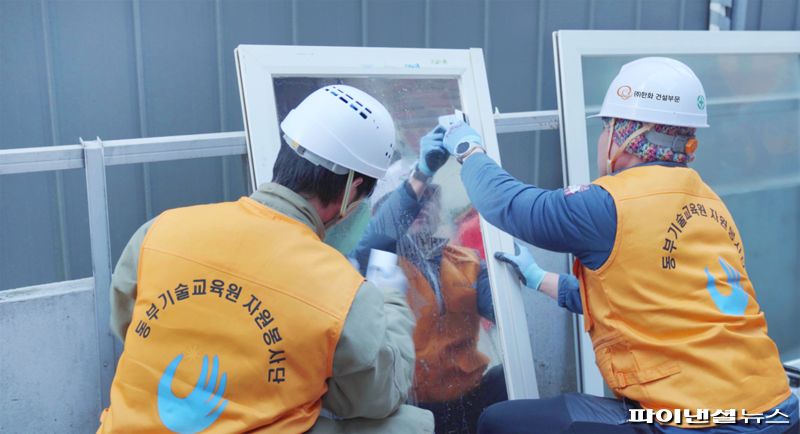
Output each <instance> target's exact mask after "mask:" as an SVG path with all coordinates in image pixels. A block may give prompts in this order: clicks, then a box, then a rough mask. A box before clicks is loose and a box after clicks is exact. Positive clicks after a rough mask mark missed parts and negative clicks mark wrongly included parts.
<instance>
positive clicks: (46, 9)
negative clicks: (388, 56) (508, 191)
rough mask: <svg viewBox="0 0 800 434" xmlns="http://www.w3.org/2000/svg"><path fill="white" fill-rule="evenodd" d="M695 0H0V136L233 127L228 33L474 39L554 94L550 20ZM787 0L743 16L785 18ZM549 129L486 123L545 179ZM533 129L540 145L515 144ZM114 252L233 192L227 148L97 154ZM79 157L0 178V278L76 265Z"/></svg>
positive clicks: (776, 24) (362, 39)
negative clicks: (195, 154)
mask: <svg viewBox="0 0 800 434" xmlns="http://www.w3.org/2000/svg"><path fill="white" fill-rule="evenodd" d="M707 22H708V2H707V1H705V0H605V1H604V0H226V1H222V0H217V1H214V0H195V1H188V0H170V1H149V0H132V1H131V0H127V1H121V0H120V1H117V0H114V1H109V0H101V1H83V0H53V1H27V0H2V1H0V148H16V147H29V146H49V145H55V144H72V143H77V141H78V137H79V136H82V137H84V138H94V137H95V136H100V137H101V138H103V139H121V138H133V137H144V136H162V135H173V134H194V133H206V132H217V131H235V130H241V129H242V119H241V111H240V105H239V94H238V90H237V85H236V73H235V69H234V59H233V49H234V47H236V46H237V45H238V44H242V43H248V44H303V45H350V46H360V45H366V46H390V47H401V46H402V47H437V48H467V47H483V49H484V50H485V54H486V60H487V62H486V63H487V66H488V74H489V80H490V85H491V94H492V99H493V103H494V104H495V105H496V106H497V107H499V108H500V110H501V111H504V112H509V111H524V110H535V109H555V108H556V96H555V82H554V76H553V61H552V56H553V54H552V43H551V33H552V32H553V31H554V30H557V29H582V28H594V29H705V28H707ZM799 25H800V7H798V1H797V0H750V1H749V3H748V15H747V28H748V29H771V30H785V29H798V26H799ZM557 142H558V138H557V134H556V133H555V132H548V133H540V134H514V135H507V136H502V138H501V144H502V146H503V155H504V156H506V158H505V160H506V163H507V164H506V165H507V167H509V169H510V170H511V172H512V173H514V174H515V175H517V176H519V177H521V178H523V179H525V180H528V181H538V182H539V183H541V184H542V185H545V186H556V185H559V184H560V183H561V173H560V168H561V163H560V156H559V149H558V146H557ZM531 143H540V144H541V146H531ZM108 179H109V190H108V191H109V195H110V199H111V205H110V219H111V229H112V251H113V254H114V260H115V261H116V257H117V256H118V255H119V253H120V251H121V250H122V248H123V247H124V244H125V242H126V241H127V239H128V237H129V236H130V235H131V234H132V233H133V231H134V230H135V229H136V228H137V227H138V226H139V225H140V224H141V223H143V222H144V221H146V220H147V219H148V218H151V217H153V216H155V215H157V214H158V213H159V212H161V211H162V210H164V209H167V208H171V207H175V206H179V205H184V204H192V203H203V202H213V201H220V200H225V199H233V198H235V197H238V196H239V195H241V194H244V193H245V191H246V186H245V180H244V177H243V173H242V161H241V159H239V158H225V159H203V160H196V161H183V162H177V163H157V164H147V165H141V164H139V165H131V166H124V167H114V168H112V169H110V172H109V175H108ZM83 182H84V181H83V172H82V171H80V170H72V171H65V172H60V173H43V174H28V175H9V176H2V177H0V247H2V248H0V290H2V289H8V288H14V287H20V286H25V285H32V284H37V283H43V282H52V281H59V280H64V279H75V278H78V277H85V276H89V275H91V263H90V253H89V242H88V238H89V237H88V225H87V213H86V193H85V189H84V185H83Z"/></svg>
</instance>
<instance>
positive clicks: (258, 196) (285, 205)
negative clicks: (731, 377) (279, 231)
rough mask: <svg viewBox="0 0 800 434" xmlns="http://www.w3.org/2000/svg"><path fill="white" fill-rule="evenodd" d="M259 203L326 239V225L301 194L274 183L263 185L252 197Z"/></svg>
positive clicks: (321, 238)
mask: <svg viewBox="0 0 800 434" xmlns="http://www.w3.org/2000/svg"><path fill="white" fill-rule="evenodd" d="M250 198H251V199H253V200H255V201H257V202H258V203H260V204H262V205H264V206H266V207H268V208H271V209H273V210H275V211H277V212H279V213H281V214H283V215H286V216H288V217H291V218H293V219H295V220H297V221H299V222H300V223H303V224H304V225H306V226H308V227H310V228H311V230H313V231H314V232H316V234H317V236H318V237H319V239H320V240H324V239H325V225H324V224H322V219H321V218H320V217H319V214H317V210H315V209H314V207H313V206H312V205H311V204H310V203H308V201H307V200H306V199H304V198H303V197H302V196H300V195H299V194H297V193H295V192H294V191H292V190H289V189H288V188H286V187H284V186H282V185H280V184H275V183H274V182H268V183H264V184H261V185H260V186H259V187H258V190H257V191H256V192H254V193H253V194H252V195H250Z"/></svg>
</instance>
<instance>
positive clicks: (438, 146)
mask: <svg viewBox="0 0 800 434" xmlns="http://www.w3.org/2000/svg"><path fill="white" fill-rule="evenodd" d="M444 132H445V130H444V128H442V127H436V128H434V129H433V130H431V131H430V132H429V133H428V134H425V135H424V136H422V138H421V139H419V162H418V163H417V168H419V171H420V172H422V173H423V174H425V176H433V174H434V173H436V171H437V170H439V169H440V168H441V167H442V166H444V163H446V162H447V159H448V158H450V154H448V153H447V150H446V149H445V148H444V145H443V144H442V140H443V139H444Z"/></svg>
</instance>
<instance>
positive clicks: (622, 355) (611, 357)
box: [595, 332, 681, 390]
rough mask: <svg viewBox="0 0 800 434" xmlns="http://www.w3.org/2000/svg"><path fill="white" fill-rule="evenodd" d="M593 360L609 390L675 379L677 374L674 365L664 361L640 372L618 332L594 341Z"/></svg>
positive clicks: (676, 364)
mask: <svg viewBox="0 0 800 434" xmlns="http://www.w3.org/2000/svg"><path fill="white" fill-rule="evenodd" d="M595 357H596V358H597V366H598V368H600V373H601V374H602V375H603V378H604V379H605V380H606V383H608V386H609V387H610V388H612V389H615V390H618V389H624V388H626V387H628V386H633V385H640V384H645V383H649V382H652V381H656V380H660V379H662V378H666V377H669V376H671V375H675V374H677V373H679V372H680V371H681V367H680V365H679V364H678V363H677V362H675V361H666V362H662V363H660V364H657V365H655V366H652V367H646V368H641V367H640V365H639V362H646V360H637V359H636V357H635V356H634V352H633V351H632V350H631V348H630V344H629V343H628V341H627V340H626V339H625V336H623V335H622V334H621V333H619V332H614V333H611V334H610V335H608V336H604V337H602V338H600V339H598V341H597V345H595Z"/></svg>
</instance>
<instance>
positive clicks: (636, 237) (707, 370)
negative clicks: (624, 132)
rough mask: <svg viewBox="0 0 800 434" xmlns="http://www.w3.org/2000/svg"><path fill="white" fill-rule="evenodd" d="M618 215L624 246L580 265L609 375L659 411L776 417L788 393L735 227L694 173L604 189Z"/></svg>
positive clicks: (632, 178)
mask: <svg viewBox="0 0 800 434" xmlns="http://www.w3.org/2000/svg"><path fill="white" fill-rule="evenodd" d="M595 183H596V184H598V185H600V186H601V187H603V188H604V189H605V190H607V191H608V192H609V193H610V194H611V196H612V197H613V199H614V204H615V205H616V209H617V233H616V239H615V241H614V249H613V251H612V252H611V255H610V256H609V258H608V260H607V261H606V263H605V264H603V266H602V267H600V268H599V269H597V270H590V269H588V268H586V267H583V266H582V265H581V264H580V263H579V262H577V261H576V264H575V274H576V276H577V277H578V280H579V281H580V286H581V298H582V301H583V306H584V314H585V318H584V319H585V324H586V329H587V330H588V331H589V333H590V334H591V337H592V343H593V345H594V350H595V355H596V357H597V364H598V367H599V368H600V372H601V373H602V374H603V378H604V379H605V381H606V383H607V384H608V385H609V387H611V389H612V390H613V391H614V393H616V394H617V395H618V396H624V397H627V398H629V399H632V400H635V401H639V403H640V404H641V405H642V406H643V407H644V408H652V409H693V410H696V409H709V410H711V411H715V410H717V409H720V410H727V409H738V411H737V414H739V411H741V409H746V410H747V411H749V412H751V413H752V412H761V411H764V410H768V409H770V408H772V407H774V406H775V405H777V404H779V403H780V402H781V401H783V400H785V399H786V398H787V397H788V396H789V393H790V390H789V386H788V383H787V379H786V375H785V373H784V372H783V368H782V365H781V362H780V358H779V355H778V350H777V347H776V346H775V343H774V342H773V341H772V340H771V339H770V338H769V336H767V324H766V320H765V318H764V312H762V311H761V308H760V307H759V305H758V302H757V301H756V295H755V292H754V290H753V285H752V284H751V282H750V280H749V278H748V277H747V270H746V269H745V267H744V248H743V246H742V241H741V237H740V234H739V231H738V229H737V228H736V224H735V223H734V221H733V218H732V217H731V215H730V213H729V212H728V209H727V208H726V207H725V204H723V203H722V201H721V200H720V198H719V197H718V196H717V195H716V194H715V193H714V192H713V191H712V190H711V188H709V187H708V186H707V185H706V184H705V183H704V182H703V181H702V179H700V176H699V175H698V174H697V173H696V172H695V171H694V170H691V169H688V168H670V167H662V166H641V167H636V168H632V169H628V170H625V171H623V172H620V173H618V174H616V175H614V176H606V177H602V178H600V179H598V180H597V181H595Z"/></svg>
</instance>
